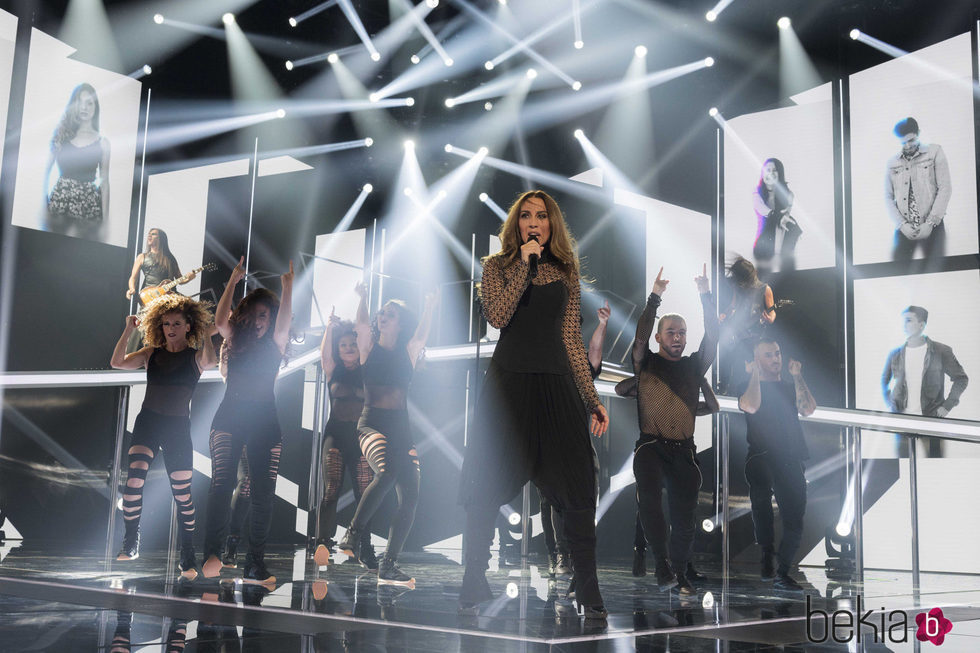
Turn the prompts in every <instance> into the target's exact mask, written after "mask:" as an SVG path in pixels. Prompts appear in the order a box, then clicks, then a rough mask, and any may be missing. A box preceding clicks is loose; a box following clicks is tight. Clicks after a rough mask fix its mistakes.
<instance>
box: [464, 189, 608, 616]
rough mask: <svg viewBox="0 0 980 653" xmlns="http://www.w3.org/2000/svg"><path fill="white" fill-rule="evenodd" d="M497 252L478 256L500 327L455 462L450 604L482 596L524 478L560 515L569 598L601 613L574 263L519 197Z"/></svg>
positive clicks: (467, 605)
mask: <svg viewBox="0 0 980 653" xmlns="http://www.w3.org/2000/svg"><path fill="white" fill-rule="evenodd" d="M500 241H501V245H502V246H503V248H502V250H501V251H500V252H499V253H498V254H495V255H493V256H490V257H488V258H487V259H486V260H485V261H484V267H483V283H482V289H481V301H482V302H483V314H484V316H485V317H486V319H487V321H488V322H489V323H490V324H491V325H492V326H494V327H497V328H499V329H501V334H500V341H499V342H498V343H497V346H496V348H495V349H494V353H493V358H492V360H491V362H490V368H489V369H488V370H487V375H486V380H485V383H484V387H483V391H482V393H481V397H480V401H479V404H478V410H477V418H476V427H475V429H474V431H473V435H472V436H471V439H470V441H469V443H468V445H467V449H466V458H465V461H464V463H463V472H462V484H461V497H460V498H461V502H462V503H463V505H464V506H465V507H466V510H467V520H466V534H465V538H464V546H465V550H464V563H465V565H466V573H465V575H464V577H463V589H462V592H461V593H460V607H461V609H463V610H465V611H468V610H472V609H474V608H475V605H476V604H477V603H479V602H481V601H485V600H487V599H489V598H491V597H492V594H491V592H490V587H489V585H488V584H487V579H486V575H485V572H486V568H487V561H488V560H489V558H490V540H491V539H492V536H493V523H494V517H495V515H496V513H497V511H498V509H499V507H500V506H501V505H502V504H503V503H505V502H507V501H509V500H510V499H511V498H512V497H513V496H514V495H516V494H517V492H518V491H519V490H520V489H521V487H522V486H523V485H524V484H525V483H526V482H527V481H528V480H532V481H534V483H535V485H537V487H538V489H539V491H540V492H541V494H542V495H543V496H544V497H545V498H546V499H547V500H548V501H549V502H550V503H551V504H552V505H553V506H554V507H555V508H556V509H557V510H559V511H560V512H561V514H562V516H563V517H564V529H565V538H566V539H567V541H568V547H569V550H570V553H571V557H572V562H573V568H574V576H573V584H574V587H575V598H576V600H577V601H578V604H579V609H580V610H581V609H582V608H584V609H585V613H586V616H587V617H590V618H593V619H604V618H605V616H606V610H605V607H604V606H603V602H602V596H601V595H600V593H599V582H598V578H597V577H596V561H595V509H596V477H595V467H594V462H593V450H592V443H591V441H590V440H589V427H588V425H587V424H588V421H589V420H588V418H587V415H588V414H589V413H591V415H592V432H593V433H595V434H596V435H601V434H602V433H604V432H605V431H606V429H607V427H608V425H609V417H608V415H607V414H606V410H605V408H604V407H603V405H602V404H601V403H599V396H598V394H597V393H596V390H595V385H593V383H592V379H591V376H590V374H589V364H588V361H587V359H586V352H585V347H584V346H583V343H582V332H581V326H580V325H581V312H580V297H581V289H580V288H579V283H580V280H579V261H578V256H577V254H576V252H575V241H574V239H573V237H572V235H571V234H570V233H569V231H568V227H567V226H566V224H565V219H564V217H563V216H562V213H561V209H559V208H558V204H557V203H556V202H555V200H554V199H552V197H551V196H550V195H548V194H547V193H545V192H543V191H540V190H535V191H528V192H526V193H523V194H522V195H521V196H520V197H518V198H517V201H516V202H514V204H513V205H512V206H511V207H510V210H509V211H508V214H507V219H506V221H505V222H504V224H503V226H502V227H501V229H500Z"/></svg>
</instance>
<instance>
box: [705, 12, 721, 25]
mask: <svg viewBox="0 0 980 653" xmlns="http://www.w3.org/2000/svg"><path fill="white" fill-rule="evenodd" d="M716 18H718V14H716V13H715V11H714V9H709V10H708V13H706V14H705V15H704V19H705V20H706V21H708V22H709V23H713V22H715V19H716Z"/></svg>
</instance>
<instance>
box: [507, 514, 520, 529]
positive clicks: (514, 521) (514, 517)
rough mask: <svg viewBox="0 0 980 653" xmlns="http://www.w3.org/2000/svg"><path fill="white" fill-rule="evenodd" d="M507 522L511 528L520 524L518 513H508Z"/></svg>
mask: <svg viewBox="0 0 980 653" xmlns="http://www.w3.org/2000/svg"><path fill="white" fill-rule="evenodd" d="M507 521H509V522H510V525H511V526H517V525H518V524H520V523H521V515H520V513H517V512H512V513H510V517H508V518H507Z"/></svg>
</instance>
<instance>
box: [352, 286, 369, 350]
mask: <svg viewBox="0 0 980 653" xmlns="http://www.w3.org/2000/svg"><path fill="white" fill-rule="evenodd" d="M354 292H356V293H357V294H358V296H359V297H360V298H361V299H360V301H359V302H358V303H357V314H356V315H355V316H354V333H355V334H357V351H358V352H359V353H360V354H361V365H363V364H364V362H365V361H367V358H368V354H370V353H371V348H372V347H373V346H374V337H373V336H372V335H371V317H370V316H369V315H368V309H367V286H365V285H364V283H359V284H357V285H356V286H355V287H354Z"/></svg>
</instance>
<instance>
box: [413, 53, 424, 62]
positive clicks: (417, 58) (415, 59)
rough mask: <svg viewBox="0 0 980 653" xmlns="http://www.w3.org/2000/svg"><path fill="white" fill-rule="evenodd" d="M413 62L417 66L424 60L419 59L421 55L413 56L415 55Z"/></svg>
mask: <svg viewBox="0 0 980 653" xmlns="http://www.w3.org/2000/svg"><path fill="white" fill-rule="evenodd" d="M411 61H412V63H414V64H417V63H418V62H420V61H422V60H421V59H419V55H417V54H413V55H412V56H411Z"/></svg>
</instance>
